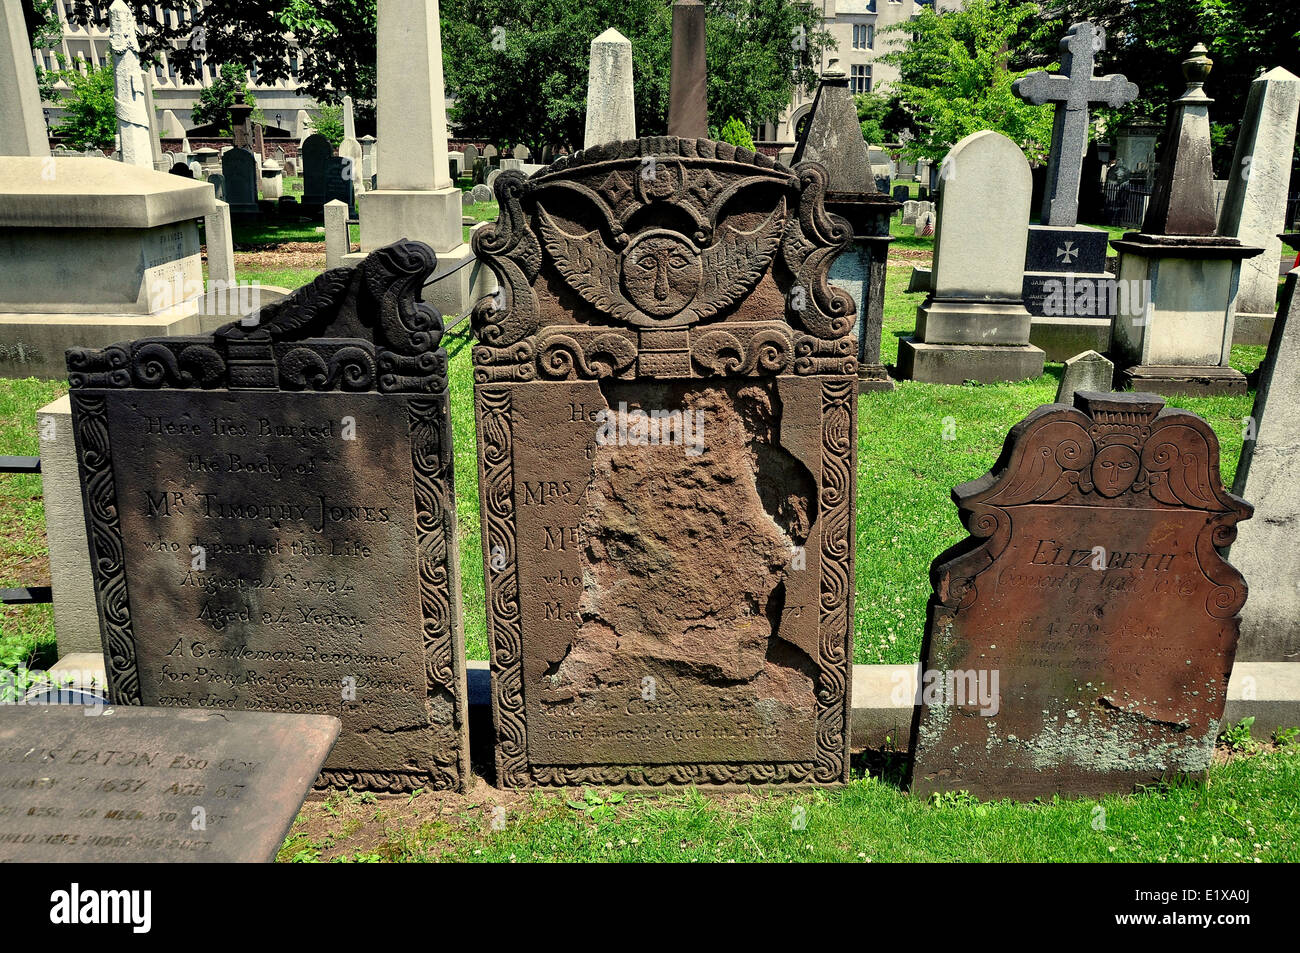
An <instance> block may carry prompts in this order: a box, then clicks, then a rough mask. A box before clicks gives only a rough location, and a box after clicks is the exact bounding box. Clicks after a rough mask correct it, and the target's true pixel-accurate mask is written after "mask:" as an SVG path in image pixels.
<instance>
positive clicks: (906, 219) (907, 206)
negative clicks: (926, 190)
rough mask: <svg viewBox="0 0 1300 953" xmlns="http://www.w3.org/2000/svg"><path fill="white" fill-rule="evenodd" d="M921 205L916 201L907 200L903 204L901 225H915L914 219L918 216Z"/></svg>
mask: <svg viewBox="0 0 1300 953" xmlns="http://www.w3.org/2000/svg"><path fill="white" fill-rule="evenodd" d="M920 211H921V203H920V202H918V201H917V200H916V199H908V200H907V201H905V202H904V203H903V224H904V225H915V224H916V217H917V215H919V214H920Z"/></svg>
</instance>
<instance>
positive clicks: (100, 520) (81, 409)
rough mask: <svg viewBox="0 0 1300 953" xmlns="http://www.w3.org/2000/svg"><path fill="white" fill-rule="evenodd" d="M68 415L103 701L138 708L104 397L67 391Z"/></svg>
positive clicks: (132, 636) (132, 635) (123, 550)
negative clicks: (105, 692)
mask: <svg viewBox="0 0 1300 953" xmlns="http://www.w3.org/2000/svg"><path fill="white" fill-rule="evenodd" d="M72 412H73V413H72V420H73V434H74V439H75V441H76V446H77V460H78V462H79V464H80V469H81V486H82V498H83V499H84V501H85V507H86V531H87V541H88V542H89V544H90V565H91V570H92V573H91V574H92V575H93V576H94V583H95V602H96V604H97V605H98V607H99V619H100V631H101V634H102V635H103V640H104V668H105V674H106V675H107V677H108V689H109V697H110V698H111V699H112V700H113V703H114V704H116V705H140V704H142V702H141V700H140V673H139V670H138V669H137V668H136V659H135V633H134V632H133V631H132V630H131V600H130V596H129V595H128V593H127V588H126V548H125V546H124V544H123V542H122V525H121V523H120V522H119V521H118V518H117V485H116V483H115V482H114V480H113V454H112V449H111V448H110V446H109V440H108V401H107V398H105V397H104V395H102V394H87V393H78V392H77V391H73V392H72Z"/></svg>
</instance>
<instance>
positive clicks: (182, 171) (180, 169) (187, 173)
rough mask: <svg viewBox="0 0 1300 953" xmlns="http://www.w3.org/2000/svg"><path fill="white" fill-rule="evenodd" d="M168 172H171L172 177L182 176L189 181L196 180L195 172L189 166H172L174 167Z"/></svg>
mask: <svg viewBox="0 0 1300 953" xmlns="http://www.w3.org/2000/svg"><path fill="white" fill-rule="evenodd" d="M167 171H168V172H170V173H171V174H172V175H181V176H184V177H185V178H187V179H192V178H194V172H193V170H191V169H190V167H189V166H187V165H181V164H179V163H178V164H176V165H174V166H172V167H171V168H170V169H168V170H167Z"/></svg>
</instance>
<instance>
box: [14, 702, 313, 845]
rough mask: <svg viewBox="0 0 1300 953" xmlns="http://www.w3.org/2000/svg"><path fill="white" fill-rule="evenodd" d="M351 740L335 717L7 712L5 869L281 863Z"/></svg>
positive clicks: (74, 708)
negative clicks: (340, 743)
mask: <svg viewBox="0 0 1300 953" xmlns="http://www.w3.org/2000/svg"><path fill="white" fill-rule="evenodd" d="M338 733H339V722H338V719H336V718H329V717H326V716H323V715H290V714H279V713H276V714H272V713H250V712H231V711H226V712H206V711H180V710H169V709H164V708H131V707H128V706H115V707H106V708H99V709H95V708H84V707H81V706H79V705H49V706H24V705H7V706H5V707H3V708H0V861H4V862H8V861H27V862H40V863H56V862H57V863H62V862H78V863H104V862H115V863H121V862H130V863H144V862H149V863H194V862H207V863H213V862H224V863H231V862H250V861H251V862H268V861H272V860H274V859H275V855H276V852H277V851H278V850H279V849H280V845H281V843H282V842H283V841H284V837H285V834H287V833H288V831H289V827H290V825H292V824H293V819H294V817H295V816H296V815H297V813H298V809H299V808H300V807H302V802H303V798H305V797H306V796H307V792H308V791H310V790H311V784H312V781H313V779H315V777H316V772H318V771H319V770H320V767H321V764H322V762H324V760H325V756H326V755H327V754H328V753H329V750H330V745H331V744H333V742H334V739H335V738H337V737H338Z"/></svg>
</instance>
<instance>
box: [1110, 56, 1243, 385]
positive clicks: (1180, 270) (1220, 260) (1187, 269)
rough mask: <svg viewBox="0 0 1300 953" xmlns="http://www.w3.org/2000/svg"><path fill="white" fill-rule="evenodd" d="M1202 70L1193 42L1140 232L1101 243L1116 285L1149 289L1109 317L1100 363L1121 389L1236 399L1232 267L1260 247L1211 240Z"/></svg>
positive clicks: (1206, 68)
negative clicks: (1111, 256)
mask: <svg viewBox="0 0 1300 953" xmlns="http://www.w3.org/2000/svg"><path fill="white" fill-rule="evenodd" d="M1211 66H1212V61H1211V59H1210V57H1209V56H1208V55H1207V51H1206V48H1205V45H1204V44H1201V43H1198V44H1197V45H1196V46H1195V47H1194V48H1193V49H1192V55H1191V56H1189V57H1188V58H1187V59H1186V60H1184V61H1183V75H1184V76H1185V77H1186V78H1187V91H1186V92H1185V93H1183V96H1182V98H1181V99H1178V100H1177V101H1175V103H1174V108H1173V110H1172V111H1171V115H1170V121H1169V129H1168V132H1167V133H1166V140H1165V146H1164V151H1163V152H1162V153H1161V159H1160V174H1159V177H1158V178H1157V179H1156V183H1155V189H1154V191H1153V192H1152V194H1151V202H1150V205H1149V206H1148V207H1147V216H1146V219H1145V221H1144V222H1143V223H1142V231H1141V232H1129V233H1128V234H1126V235H1125V236H1124V237H1123V238H1122V239H1119V240H1116V241H1112V242H1111V244H1112V245H1113V246H1114V247H1115V248H1116V249H1118V251H1119V283H1120V286H1121V287H1124V286H1125V285H1126V284H1127V286H1128V287H1142V288H1146V289H1149V290H1148V291H1147V292H1146V298H1147V301H1146V307H1145V308H1144V309H1143V310H1142V311H1141V312H1140V313H1131V314H1120V315H1117V316H1116V318H1115V321H1114V323H1113V324H1112V326H1111V344H1110V352H1111V354H1110V356H1111V357H1112V359H1113V360H1114V361H1115V364H1116V366H1117V367H1121V368H1123V371H1122V373H1121V378H1120V383H1121V384H1122V385H1126V386H1129V387H1131V388H1132V389H1134V390H1141V391H1151V392H1154V393H1157V394H1163V395H1166V396H1167V395H1170V394H1244V393H1245V392H1246V377H1245V375H1244V374H1242V373H1241V371H1239V370H1237V369H1236V368H1233V367H1231V366H1229V364H1228V358H1229V356H1230V353H1231V350H1232V328H1233V318H1234V315H1235V314H1236V307H1237V284H1238V280H1239V278H1240V275H1241V262H1242V260H1243V259H1246V258H1251V257H1253V256H1255V255H1258V254H1260V252H1262V251H1263V249H1262V248H1259V247H1257V246H1247V245H1243V244H1242V243H1241V242H1240V241H1239V240H1238V239H1236V238H1232V237H1229V236H1223V235H1218V234H1216V233H1215V232H1216V227H1217V222H1216V220H1215V214H1214V172H1213V169H1212V167H1211V163H1210V103H1212V102H1213V101H1214V100H1212V99H1210V97H1209V96H1207V95H1206V94H1205V89H1204V86H1205V80H1206V78H1207V77H1208V76H1209V75H1210V68H1211ZM1135 283H1136V284H1135ZM1134 310H1135V309H1134Z"/></svg>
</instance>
